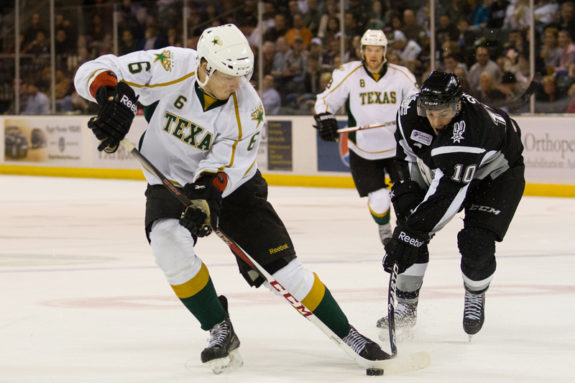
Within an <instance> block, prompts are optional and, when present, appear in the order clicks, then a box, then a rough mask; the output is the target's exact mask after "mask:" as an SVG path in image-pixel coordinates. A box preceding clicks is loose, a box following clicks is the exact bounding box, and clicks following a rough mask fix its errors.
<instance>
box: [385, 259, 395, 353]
mask: <svg viewBox="0 0 575 383" xmlns="http://www.w3.org/2000/svg"><path fill="white" fill-rule="evenodd" d="M397 271H398V267H397V263H394V264H393V269H392V271H391V274H389V288H388V290H387V326H388V329H389V345H390V347H391V356H395V355H397V344H396V343H395V303H396V293H397Z"/></svg>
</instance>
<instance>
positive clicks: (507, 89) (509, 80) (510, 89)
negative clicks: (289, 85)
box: [499, 72, 529, 113]
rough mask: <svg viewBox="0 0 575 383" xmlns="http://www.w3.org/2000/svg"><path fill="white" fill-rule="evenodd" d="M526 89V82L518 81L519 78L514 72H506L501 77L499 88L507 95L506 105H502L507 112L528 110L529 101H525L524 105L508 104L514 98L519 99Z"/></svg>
mask: <svg viewBox="0 0 575 383" xmlns="http://www.w3.org/2000/svg"><path fill="white" fill-rule="evenodd" d="M525 89H527V84H526V83H524V82H519V81H517V78H516V77H515V75H514V74H513V73H511V72H504V73H503V76H502V77H501V85H499V90H500V91H501V92H502V93H503V94H504V95H505V106H501V109H503V110H504V111H506V112H507V113H522V112H528V111H529V105H528V103H525V104H524V105H514V106H513V105H512V106H511V107H507V106H506V105H508V104H509V103H512V102H513V101H514V100H518V99H519V97H521V95H522V94H523V92H525Z"/></svg>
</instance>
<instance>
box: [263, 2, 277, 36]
mask: <svg viewBox="0 0 575 383" xmlns="http://www.w3.org/2000/svg"><path fill="white" fill-rule="evenodd" d="M275 16H276V5H275V4H274V3H273V2H272V1H265V2H264V11H263V15H262V18H263V26H264V32H265V31H267V30H268V29H270V28H273V27H274V26H275V25H276V23H275V20H274V18H275Z"/></svg>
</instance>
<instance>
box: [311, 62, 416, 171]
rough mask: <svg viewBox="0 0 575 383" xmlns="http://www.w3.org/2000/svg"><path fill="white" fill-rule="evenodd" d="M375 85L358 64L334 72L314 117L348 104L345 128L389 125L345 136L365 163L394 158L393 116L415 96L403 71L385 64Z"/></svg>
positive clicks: (413, 86)
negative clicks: (346, 125)
mask: <svg viewBox="0 0 575 383" xmlns="http://www.w3.org/2000/svg"><path fill="white" fill-rule="evenodd" d="M382 71H383V76H382V77H380V78H379V80H378V81H376V80H375V79H374V77H373V75H372V74H371V73H369V72H368V70H367V69H366V68H365V67H364V65H363V63H362V62H360V61H352V62H349V63H346V64H344V65H342V66H340V67H339V68H337V69H335V70H334V71H333V74H332V79H331V82H330V83H329V85H328V87H327V88H326V89H325V90H324V91H323V92H322V93H320V94H319V95H318V96H317V101H316V103H315V113H316V114H319V113H332V114H335V113H336V112H337V111H338V110H339V109H340V108H341V107H342V106H343V105H344V104H346V103H348V104H347V105H346V106H347V113H348V125H349V126H350V127H351V126H365V125H373V124H381V123H386V122H390V123H391V124H390V125H389V126H386V127H382V128H376V129H367V130H360V131H357V132H351V133H349V135H348V145H349V148H350V150H353V151H354V152H355V153H356V154H357V155H359V156H360V157H363V158H365V159H368V160H376V159H382V158H390V157H394V156H395V138H394V136H393V134H394V133H395V115H396V113H397V110H398V109H399V106H400V105H401V102H402V100H403V99H405V98H407V97H408V96H410V95H411V94H414V93H416V92H417V85H416V80H415V77H414V76H413V74H412V73H411V72H410V71H409V69H407V68H406V67H403V66H399V65H394V64H385V66H384V69H383V70H382Z"/></svg>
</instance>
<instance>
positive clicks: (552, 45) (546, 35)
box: [539, 27, 562, 74]
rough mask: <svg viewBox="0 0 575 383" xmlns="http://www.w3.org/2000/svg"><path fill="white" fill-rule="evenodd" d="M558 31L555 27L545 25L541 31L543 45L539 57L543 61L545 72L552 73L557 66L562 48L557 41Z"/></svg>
mask: <svg viewBox="0 0 575 383" xmlns="http://www.w3.org/2000/svg"><path fill="white" fill-rule="evenodd" d="M557 36H558V31H557V28H555V27H547V28H545V31H544V32H543V46H542V47H541V52H540V53H539V57H541V58H542V59H543V61H544V62H545V68H546V72H547V74H552V73H553V72H554V70H555V67H557V66H559V61H560V60H561V54H562V50H561V48H559V44H558V42H557Z"/></svg>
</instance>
